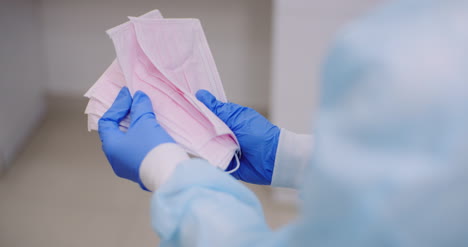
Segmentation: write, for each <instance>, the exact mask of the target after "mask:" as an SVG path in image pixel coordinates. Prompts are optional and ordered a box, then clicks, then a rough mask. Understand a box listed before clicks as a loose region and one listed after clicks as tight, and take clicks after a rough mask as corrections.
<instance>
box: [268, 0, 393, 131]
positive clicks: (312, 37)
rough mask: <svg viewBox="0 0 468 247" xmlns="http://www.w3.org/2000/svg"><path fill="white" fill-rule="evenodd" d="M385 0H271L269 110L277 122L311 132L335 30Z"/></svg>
mask: <svg viewBox="0 0 468 247" xmlns="http://www.w3.org/2000/svg"><path fill="white" fill-rule="evenodd" d="M382 1H384V0H328V1H322V0H274V1H273V2H274V4H273V41H272V42H273V45H272V46H273V52H272V59H273V60H272V69H271V72H272V76H271V78H272V92H271V93H272V96H271V100H270V102H271V107H270V114H271V119H272V121H273V122H274V123H276V124H278V125H280V126H281V127H284V128H287V129H290V130H293V131H297V132H302V133H310V132H311V126H312V125H311V122H312V118H313V116H312V112H313V111H314V109H315V107H316V103H317V100H318V99H317V96H318V90H319V89H318V84H319V79H320V78H319V77H320V69H321V68H320V67H321V62H322V60H323V57H324V56H325V54H326V52H327V49H328V44H329V43H330V42H331V40H332V39H333V36H334V34H335V33H336V31H337V30H338V29H339V28H341V27H343V26H344V25H345V24H346V23H347V22H349V21H350V20H352V19H353V18H355V17H357V16H359V15H360V14H363V13H364V12H365V11H366V10H368V9H369V8H371V7H373V6H375V5H376V4H377V3H378V2H382Z"/></svg>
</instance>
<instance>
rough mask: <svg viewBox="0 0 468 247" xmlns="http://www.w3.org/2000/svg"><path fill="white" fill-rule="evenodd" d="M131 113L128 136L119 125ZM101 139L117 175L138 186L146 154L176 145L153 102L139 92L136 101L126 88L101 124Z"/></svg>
mask: <svg viewBox="0 0 468 247" xmlns="http://www.w3.org/2000/svg"><path fill="white" fill-rule="evenodd" d="M129 112H130V119H131V123H130V127H129V129H128V131H127V132H122V131H120V129H119V123H120V121H122V119H124V118H125V116H127V114H128V113H129ZM99 136H100V138H101V141H102V149H103V151H104V153H105V154H106V157H107V159H108V160H109V163H110V164H111V166H112V169H113V170H114V172H115V174H116V175H117V176H119V177H121V178H126V179H129V180H131V181H134V182H137V183H138V184H140V186H141V187H142V188H143V189H146V188H145V187H144V185H143V183H142V182H141V180H140V175H139V171H140V165H141V162H142V161H143V159H144V158H145V156H146V154H148V153H149V152H150V151H151V150H152V149H153V148H155V147H156V146H158V145H159V144H163V143H171V142H172V143H175V141H174V140H173V139H172V137H171V136H169V134H168V133H167V132H166V131H165V130H164V129H163V127H162V126H161V125H160V124H159V123H158V122H157V121H156V116H155V115H154V112H153V107H152V105H151V100H150V99H149V98H148V96H147V95H146V94H145V93H143V92H141V91H138V92H136V93H135V95H134V97H133V100H132V97H131V95H130V92H129V91H128V89H127V88H126V87H124V88H122V90H121V91H120V93H119V95H118V96H117V98H116V100H115V102H114V103H113V104H112V106H111V108H109V110H108V111H107V112H106V113H105V114H104V115H103V116H102V118H101V119H100V120H99Z"/></svg>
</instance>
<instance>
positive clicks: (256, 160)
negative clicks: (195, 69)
mask: <svg viewBox="0 0 468 247" xmlns="http://www.w3.org/2000/svg"><path fill="white" fill-rule="evenodd" d="M196 97H197V99H198V100H200V101H201V102H203V103H204V104H205V105H206V107H208V109H210V110H211V111H212V112H213V113H214V114H215V115H217V116H218V117H219V118H220V119H221V120H222V121H223V122H225V123H226V125H227V126H229V128H231V130H232V131H233V132H234V134H235V135H236V137H237V139H238V141H239V143H240V147H241V152H242V157H241V159H240V167H239V169H238V170H237V171H235V172H233V173H231V174H232V175H233V176H234V177H235V178H237V179H239V180H242V181H245V182H248V183H254V184H262V185H270V184H271V178H272V175H273V168H274V164H275V156H276V149H277V147H278V141H279V135H280V129H279V128H278V127H277V126H275V125H273V124H272V123H270V122H269V121H268V120H267V119H266V118H264V117H263V116H262V115H260V114H259V113H258V112H256V111H255V110H253V109H251V108H248V107H244V106H241V105H238V104H234V103H224V102H221V101H219V100H217V99H216V98H215V97H214V96H213V95H212V94H211V93H210V92H208V91H206V90H199V91H198V92H197V94H196ZM235 165H236V161H235V160H233V161H232V162H231V164H230V165H229V167H228V168H227V170H231V169H233V168H234V167H235Z"/></svg>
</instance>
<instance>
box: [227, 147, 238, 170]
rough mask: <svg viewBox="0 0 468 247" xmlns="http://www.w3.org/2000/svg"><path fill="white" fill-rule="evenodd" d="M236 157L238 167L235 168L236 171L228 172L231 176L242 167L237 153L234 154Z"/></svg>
mask: <svg viewBox="0 0 468 247" xmlns="http://www.w3.org/2000/svg"><path fill="white" fill-rule="evenodd" d="M234 157H235V158H236V163H237V165H236V167H235V168H234V169H232V170H230V171H227V173H229V174H231V173H233V172H235V171H237V170H238V169H239V167H240V161H239V155H238V153H237V152H235V153H234Z"/></svg>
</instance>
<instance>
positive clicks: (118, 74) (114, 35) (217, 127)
mask: <svg viewBox="0 0 468 247" xmlns="http://www.w3.org/2000/svg"><path fill="white" fill-rule="evenodd" d="M107 33H108V34H109V36H110V37H111V39H112V41H113V42H114V46H115V50H116V53H117V60H116V61H114V62H113V63H112V64H111V66H110V67H109V68H108V69H107V70H106V72H105V73H104V74H103V75H102V76H101V78H100V79H99V80H98V81H97V82H96V83H95V85H94V86H93V87H92V88H91V89H90V90H89V91H88V92H87V93H86V94H85V96H86V97H88V98H90V102H89V104H88V107H87V108H86V111H85V113H87V114H88V128H89V129H91V130H96V129H97V122H98V121H99V118H100V117H101V116H102V115H103V114H104V112H105V111H106V110H107V109H108V108H109V107H110V105H111V104H112V102H113V100H114V99H115V97H116V96H117V94H118V92H119V90H120V88H122V87H123V86H127V87H128V88H129V89H130V92H132V93H135V92H136V91H138V90H141V91H143V92H145V93H146V94H147V95H148V96H149V97H150V98H151V100H152V103H153V108H154V112H155V114H156V115H157V118H158V121H159V122H160V124H161V125H162V126H163V127H164V128H165V129H166V130H167V132H168V133H169V134H170V135H171V136H172V137H173V138H174V140H176V141H177V142H178V143H179V144H180V145H181V146H182V147H184V148H185V149H186V151H187V152H188V153H190V154H192V155H195V156H199V157H201V158H204V159H206V160H208V161H209V162H210V163H211V164H213V165H215V166H218V167H220V168H221V169H223V170H224V169H226V168H227V167H228V165H229V163H230V161H231V160H232V158H233V157H234V156H236V155H237V153H238V152H239V150H240V149H239V145H238V142H237V139H236V137H235V135H234V134H233V133H232V131H231V130H230V129H229V127H228V126H227V125H226V124H225V123H224V122H222V121H221V120H220V119H219V118H218V117H217V116H216V115H214V114H213V113H212V112H211V111H210V110H209V109H208V108H207V107H206V106H205V105H204V104H203V103H201V102H200V101H198V100H197V99H196V97H195V96H194V94H195V93H196V92H197V91H198V90H200V89H206V90H208V91H210V92H212V93H213V95H215V96H216V97H217V98H218V99H219V100H222V101H226V96H225V94H224V89H223V87H222V84H221V80H220V77H219V74H218V71H217V69H216V66H215V63H214V59H213V57H212V55H211V52H210V50H209V47H208V44H207V41H206V38H205V35H204V33H203V30H202V27H201V25H200V22H199V21H198V20H196V19H162V16H161V15H160V13H159V11H152V12H150V13H148V14H146V15H143V16H141V17H138V18H136V17H130V22H127V23H124V24H122V25H120V26H117V27H115V28H112V29H110V30H109V31H108V32H107ZM128 124H129V119H128V118H126V119H125V120H124V121H122V122H121V126H122V128H123V129H125V128H128ZM236 158H237V156H236ZM237 168H238V167H237ZM237 168H236V169H237Z"/></svg>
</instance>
